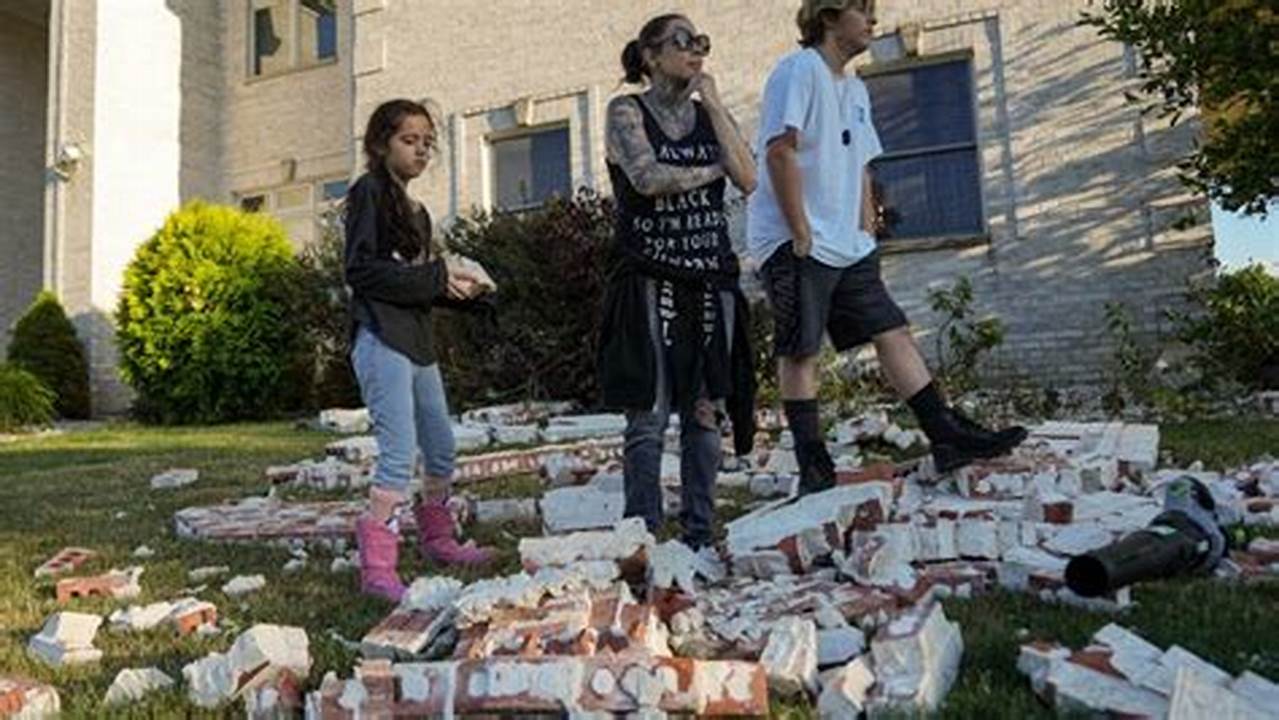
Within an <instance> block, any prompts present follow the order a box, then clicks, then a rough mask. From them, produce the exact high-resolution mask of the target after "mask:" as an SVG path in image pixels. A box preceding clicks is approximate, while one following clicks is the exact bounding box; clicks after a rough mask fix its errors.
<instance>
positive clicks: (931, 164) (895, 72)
mask: <svg viewBox="0 0 1279 720" xmlns="http://www.w3.org/2000/svg"><path fill="white" fill-rule="evenodd" d="M864 77H865V81H866V87H867V90H869V91H870V97H871V107H872V108H873V112H874V121H875V128H876V129H877V130H878V132H879V138H880V142H881V143H882V144H883V146H884V154H883V155H881V156H880V157H879V158H878V159H877V160H876V161H875V162H874V165H873V167H874V177H875V186H876V187H875V190H876V193H877V195H878V197H877V200H878V201H879V202H880V203H881V204H882V205H883V207H884V219H885V225H886V227H885V230H884V233H883V236H884V237H886V238H893V239H911V238H915V239H920V238H940V237H954V236H974V235H980V234H981V233H983V232H984V231H985V223H984V215H983V212H982V206H981V186H980V182H981V180H980V173H979V167H980V166H979V164H978V158H977V123H976V113H975V109H974V99H973V78H972V63H971V60H970V59H969V58H967V57H964V58H960V59H948V60H941V61H938V60H936V59H926V60H922V61H919V62H911V63H909V64H907V65H904V66H894V67H892V68H887V69H884V70H879V71H877V70H875V69H874V68H873V67H872V68H868V69H867V71H866V72H865V73H864Z"/></svg>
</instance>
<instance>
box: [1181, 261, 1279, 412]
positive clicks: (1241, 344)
mask: <svg viewBox="0 0 1279 720" xmlns="http://www.w3.org/2000/svg"><path fill="white" fill-rule="evenodd" d="M1188 295H1189V299H1190V300H1191V303H1192V306H1193V308H1194V309H1193V310H1192V311H1190V312H1183V313H1178V314H1176V315H1174V319H1175V321H1176V322H1177V325H1178V336H1179V337H1180V339H1181V340H1182V341H1183V342H1186V343H1187V344H1189V345H1190V346H1191V347H1193V348H1194V349H1195V351H1196V362H1197V363H1198V364H1199V366H1200V367H1201V368H1202V370H1203V372H1204V375H1205V376H1206V377H1210V378H1221V379H1223V380H1232V381H1235V382H1238V383H1241V384H1243V385H1244V386H1247V387H1251V388H1262V387H1269V388H1277V387H1279V377H1277V376H1276V374H1279V278H1276V277H1274V276H1272V275H1270V274H1269V273H1268V272H1266V269H1265V268H1264V267H1262V266H1261V265H1252V266H1250V267H1246V268H1243V269H1241V270H1238V271H1235V272H1233V273H1225V274H1222V275H1220V276H1218V277H1217V278H1216V280H1215V282H1211V283H1207V284H1201V285H1192V286H1191V288H1190V290H1189V292H1188Z"/></svg>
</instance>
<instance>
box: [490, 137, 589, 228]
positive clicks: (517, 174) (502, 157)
mask: <svg viewBox="0 0 1279 720" xmlns="http://www.w3.org/2000/svg"><path fill="white" fill-rule="evenodd" d="M493 178H494V185H495V187H494V193H493V195H494V200H495V202H496V204H497V207H499V208H502V209H506V210H516V209H519V208H525V207H531V206H534V205H540V204H542V203H544V202H546V201H547V200H549V199H550V198H551V197H552V196H553V195H560V196H567V195H568V194H569V186H570V184H571V182H572V181H571V171H570V167H569V147H568V129H567V128H558V129H555V130H547V131H543V132H539V133H535V134H532V135H525V136H523V137H518V138H512V139H510V140H499V141H497V142H494V143H493Z"/></svg>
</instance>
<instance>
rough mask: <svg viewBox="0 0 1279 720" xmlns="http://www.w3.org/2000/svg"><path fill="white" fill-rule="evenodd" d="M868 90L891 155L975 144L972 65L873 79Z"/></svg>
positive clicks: (932, 67)
mask: <svg viewBox="0 0 1279 720" xmlns="http://www.w3.org/2000/svg"><path fill="white" fill-rule="evenodd" d="M866 88H867V90H869V91H870V98H871V107H872V108H873V109H874V110H873V112H874V118H875V129H876V130H878V131H879V139H880V141H881V142H882V143H883V145H884V151H885V152H889V153H892V152H900V151H903V150H913V149H916V148H921V147H929V146H936V145H949V144H951V143H964V142H974V141H975V138H976V133H975V130H974V126H973V91H972V76H971V74H970V72H969V68H968V61H966V60H963V61H959V62H952V63H944V64H941V65H926V66H923V67H918V68H912V69H908V70H903V71H901V72H893V73H888V74H884V75H871V76H870V77H867V78H866Z"/></svg>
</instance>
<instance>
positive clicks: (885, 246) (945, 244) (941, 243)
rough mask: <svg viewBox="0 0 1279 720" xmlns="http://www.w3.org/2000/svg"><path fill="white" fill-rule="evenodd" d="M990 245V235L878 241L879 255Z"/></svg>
mask: <svg viewBox="0 0 1279 720" xmlns="http://www.w3.org/2000/svg"><path fill="white" fill-rule="evenodd" d="M989 244H990V235H987V234H984V233H983V234H979V235H942V236H937V237H920V238H902V239H900V240H899V239H892V238H890V239H887V240H880V241H879V252H880V254H881V255H898V254H904V253H917V252H932V251H934V250H962V249H964V248H970V247H980V246H982V245H989Z"/></svg>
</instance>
